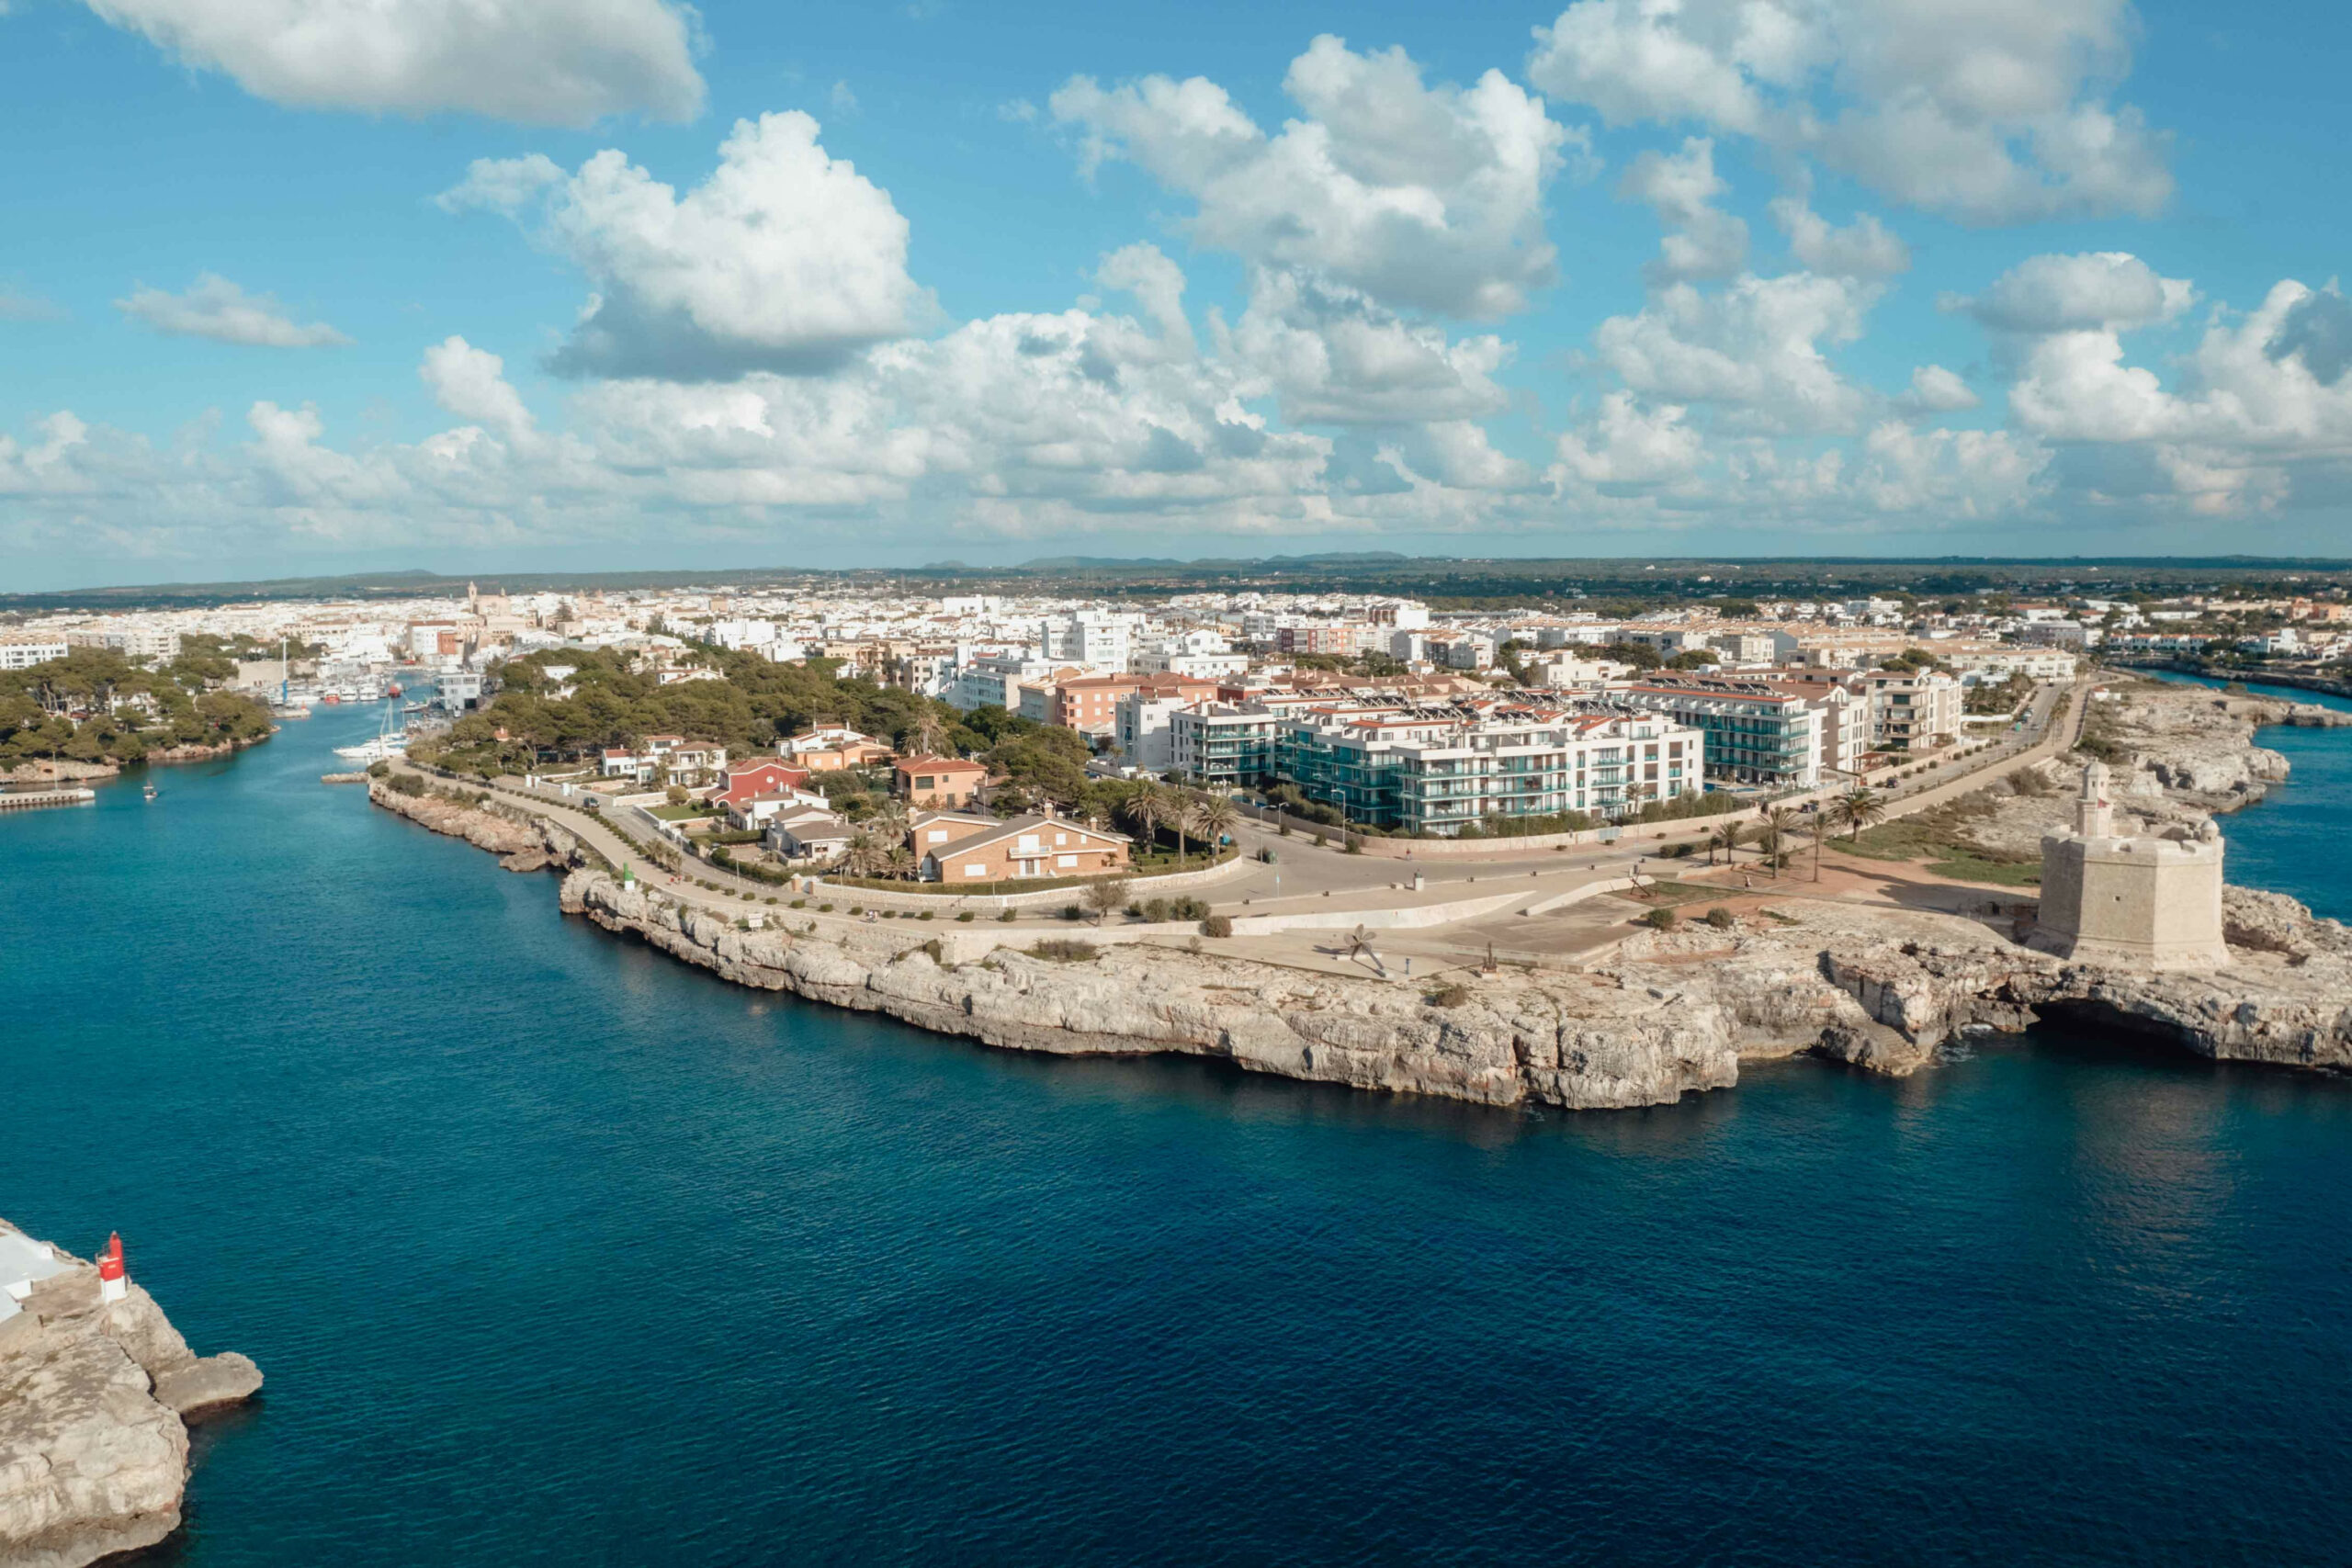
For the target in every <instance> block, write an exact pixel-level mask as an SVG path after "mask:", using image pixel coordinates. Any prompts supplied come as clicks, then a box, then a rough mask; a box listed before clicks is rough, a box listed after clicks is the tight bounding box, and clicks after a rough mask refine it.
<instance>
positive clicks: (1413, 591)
mask: <svg viewBox="0 0 2352 1568" xmlns="http://www.w3.org/2000/svg"><path fill="white" fill-rule="evenodd" d="M2347 578H2352V561H2346V560H2343V559H2327V558H2301V557H2298V558H2270V557H2262V556H2199V557H2182V556H2083V557H2066V558H2014V559H2005V558H1990V557H1982V556H1933V557H1910V558H1889V557H1874V556H1811V557H1804V556H1787V557H1756V558H1724V557H1717V558H1702V557H1662V556H1654V557H1648V558H1622V557H1611V558H1582V559H1579V558H1558V559H1541V558H1527V559H1510V558H1472V557H1457V556H1408V555H1402V554H1399V553H1397V552H1396V551H1393V550H1354V551H1340V550H1333V551H1325V552H1320V553H1316V554H1308V555H1286V556H1264V557H1238V556H1237V557H1205V558H1198V559H1193V560H1177V559H1175V558H1165V557H1145V558H1123V557H1114V556H1041V557H1039V558H1035V559H1034V560H1027V561H1023V562H1022V563H1021V564H1020V565H1018V566H1009V567H1007V566H999V567H987V566H968V565H966V564H964V563H963V562H961V561H953V560H948V561H933V562H931V563H929V564H926V565H923V566H920V567H912V568H905V569H886V568H880V567H866V568H854V569H845V570H821V571H820V570H808V569H797V568H789V567H770V568H754V569H737V570H688V571H605V572H547V571H520V572H479V573H458V572H436V571H428V570H424V569H422V568H416V569H412V570H405V571H372V572H355V573H351V574H349V575H345V576H340V577H286V578H270V579H262V580H254V581H239V582H175V583H146V584H127V585H123V586H118V587H98V588H75V589H62V590H57V591H54V592H40V593H0V615H9V614H13V615H53V614H56V613H59V612H61V611H72V610H90V611H107V610H131V609H143V608H165V607H196V606H205V605H217V604H234V603H237V602H239V601H252V600H259V599H308V600H336V599H348V600H356V601H363V602H364V601H367V600H370V599H377V600H382V599H410V598H424V597H446V596H448V595H453V594H458V593H462V592H465V587H466V584H467V582H468V581H477V582H479V583H480V584H481V587H482V589H483V590H484V591H485V592H489V591H492V590H496V591H499V592H509V593H536V592H556V593H587V592H595V591H598V590H604V591H606V592H626V591H628V590H630V589H684V588H708V589H712V590H715V591H721V592H730V591H731V592H755V591H759V590H763V589H765V590H775V589H778V588H789V587H802V588H805V589H808V590H809V591H811V592H823V591H825V590H826V589H828V588H835V589H838V588H842V587H853V586H854V587H865V588H875V589H898V590H899V591H902V592H923V591H925V590H927V589H929V590H942V591H952V592H964V593H968V592H973V591H975V590H977V589H985V588H988V587H989V586H991V585H995V586H1001V587H1002V588H1004V589H1006V590H1008V591H1012V592H1031V593H1035V592H1051V591H1052V590H1053V589H1054V588H1055V587H1056V585H1057V584H1068V585H1069V586H1070V587H1071V588H1072V589H1073V590H1082V591H1083V592H1086V593H1090V594H1103V595H1111V596H1117V595H1120V594H1122V593H1133V594H1136V595H1159V594H1166V593H1173V592H1185V591H1186V590H1187V589H1219V590H1233V589H1238V588H1258V589H1263V590H1266V591H1269V592H1282V591H1283V590H1284V589H1286V588H1290V589H1297V588H1306V587H1308V586H1310V585H1311V588H1312V589H1313V591H1316V592H1363V593H1395V594H1409V595H1412V596H1415V597H1419V598H1424V599H1430V600H1431V601H1435V602H1453V603H1458V604H1472V603H1476V602H1481V601H1504V600H1511V599H1516V600H1520V601H1522V602H1523V601H1528V600H1534V599H1544V598H1556V597H1560V596H1564V595H1565V596H1569V597H1575V596H1578V595H1585V594H1589V595H1591V596H1594V597H1601V598H1610V599H1624V598H1637V599H1644V600H1670V599H1692V598H1697V599H1706V598H1715V599H1722V598H1726V597H1730V598H1746V597H1753V596H1757V595H1770V596H1775V597H1785V596H1791V595H1795V596H1805V595H1821V594H1829V593H1836V592H1854V593H1860V592H1894V591H1903V592H1912V593H1916V594H1919V595H1922V596H1945V595H1951V594H1960V593H1969V592H1981V591H1985V590H1991V591H1996V592H2000V591H2014V592H2031V591H2046V590H2049V589H2052V588H2055V587H2059V586H2062V585H2064V586H2071V587H2074V588H2076V589H2088V588H2091V587H2094V586H2103V587H2107V588H2109V589H2111V590H2113V591H2116V592H2121V591H2123V590H2125V589H2127V588H2129V587H2134V586H2136V587H2140V588H2145V589H2160V588H2167V587H2172V588H2177V587H2179V586H2182V585H2184V584H2188V583H2191V582H2195V581H2210V582H2219V581H2232V582H2242V581H2246V580H2248V579H2254V580H2259V581H2270V582H2276V583H2277V584H2278V586H2279V587H2280V588H2281V589H2282V590H2286V589H2290V588H2300V589H2303V590H2308V589H2310V588H2315V587H2325V586H2330V585H2332V584H2333V583H2335V582H2336V581H2345V580H2346V579H2347Z"/></svg>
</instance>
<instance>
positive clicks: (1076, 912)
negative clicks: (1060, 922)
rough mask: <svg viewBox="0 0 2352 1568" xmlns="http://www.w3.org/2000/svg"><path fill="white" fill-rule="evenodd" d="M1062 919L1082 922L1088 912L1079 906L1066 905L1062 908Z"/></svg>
mask: <svg viewBox="0 0 2352 1568" xmlns="http://www.w3.org/2000/svg"><path fill="white" fill-rule="evenodd" d="M1062 919H1065V920H1082V919H1086V910H1085V909H1084V908H1082V907H1080V906H1079V905H1077V904H1064V905H1063V906H1062Z"/></svg>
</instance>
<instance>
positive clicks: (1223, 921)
mask: <svg viewBox="0 0 2352 1568" xmlns="http://www.w3.org/2000/svg"><path fill="white" fill-rule="evenodd" d="M1201 934H1202V935H1203V936H1231V935H1232V934H1233V917H1232V916H1231V915H1211V916H1210V917H1209V918H1208V919H1204V920H1203V921H1202V922H1201Z"/></svg>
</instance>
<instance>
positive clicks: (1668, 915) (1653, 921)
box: [1642, 909, 1674, 931]
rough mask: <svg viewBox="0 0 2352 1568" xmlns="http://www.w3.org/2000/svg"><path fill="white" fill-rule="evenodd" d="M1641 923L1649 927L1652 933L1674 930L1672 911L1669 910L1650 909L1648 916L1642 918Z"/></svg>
mask: <svg viewBox="0 0 2352 1568" xmlns="http://www.w3.org/2000/svg"><path fill="white" fill-rule="evenodd" d="M1642 923H1643V924H1644V925H1645V926H1647V927H1649V928H1650V929H1651V930H1652V931H1672V930H1673V929H1674V911H1673V910H1671V909H1652V910H1651V911H1650V912H1649V913H1648V914H1646V915H1644V916H1643V917H1642Z"/></svg>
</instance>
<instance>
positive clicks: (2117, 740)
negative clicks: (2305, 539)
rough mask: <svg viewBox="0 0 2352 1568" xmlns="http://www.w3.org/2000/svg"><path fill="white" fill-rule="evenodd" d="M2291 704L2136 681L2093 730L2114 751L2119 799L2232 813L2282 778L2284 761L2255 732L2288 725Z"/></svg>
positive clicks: (2102, 710) (2103, 709) (2116, 695)
mask: <svg viewBox="0 0 2352 1568" xmlns="http://www.w3.org/2000/svg"><path fill="white" fill-rule="evenodd" d="M2294 708H2295V705H2294V704H2292V703H2286V702H2280V701H2278V700H2276V699H2273V698H2269V697H2250V696H2242V695H2237V694H2229V693H2222V692H2215V691H2212V690H2211V689H2209V688H2206V687H2203V686H2180V685H2167V684H2164V683H2162V682H2132V683H2131V684H2128V685H2124V686H2121V687H2120V688H2118V689H2116V690H2115V691H2113V692H2112V693H2111V694H2109V697H2108V698H2107V699H2106V700H2105V701H2104V702H2102V703H2101V704H2100V705H2098V708H2097V709H2096V710H2095V711H2094V712H2093V715H2092V718H2091V731H2092V733H2094V734H2096V735H2097V736H2098V737H2099V738H2100V739H2102V740H2103V741H2104V743H2105V744H2106V745H2107V746H2108V747H2109V749H2110V750H2111V752H2112V753H2113V755H2112V757H2111V758H2110V761H2111V764H2112V765H2113V767H2114V769H2115V780H2116V787H2117V790H2118V792H2119V794H2120V795H2124V796H2126V797H2127V801H2126V803H2127V804H2128V803H2129V801H2128V797H2131V796H2135V795H2137V796H2154V797H2159V798H2163V799H2169V800H2170V801H2172V802H2173V803H2174V804H2176V805H2186V806H2188V807H2194V808H2196V809H2198V810H2201V811H2206V812H2215V811H2234V810H2236V809H2237V808H2238V807H2242V806H2246V805H2250V804H2251V803H2253V802H2255V801H2257V800H2259V799H2261V798H2262V796H2263V795H2264V794H2265V793H2266V792H2267V790H2268V789H2269V787H2270V786H2271V785H2272V784H2277V783H2278V782H2279V781H2281V780H2282V779H2284V778H2285V777H2286V776H2287V759H2286V758H2284V757H2282V756H2280V755H2279V754H2278V752H2276V751H2273V750H2270V749H2269V748H2268V747H2267V746H2256V744H2255V743H2254V732H2255V730H2256V728H2258V727H2260V726H2262V725H2266V724H2279V723H2283V722H2285V721H2286V720H2287V719H2288V718H2289V717H2290V716H2291V715H2292V714H2293V712H2294Z"/></svg>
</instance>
